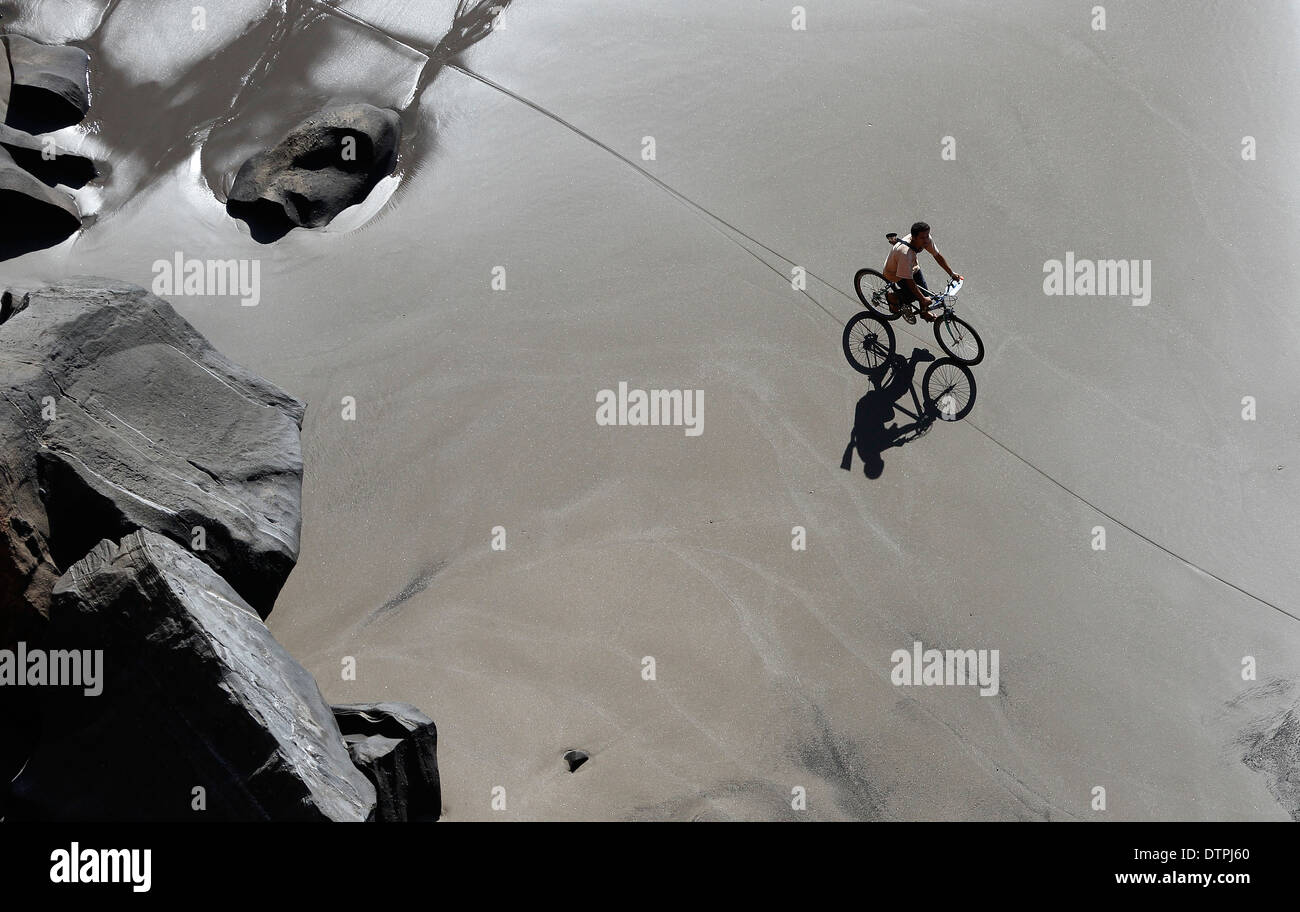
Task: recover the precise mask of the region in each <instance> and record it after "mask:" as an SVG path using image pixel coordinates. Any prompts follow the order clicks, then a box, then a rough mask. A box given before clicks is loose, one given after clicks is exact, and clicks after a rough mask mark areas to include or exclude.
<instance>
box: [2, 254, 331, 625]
mask: <svg viewBox="0 0 1300 912" xmlns="http://www.w3.org/2000/svg"><path fill="white" fill-rule="evenodd" d="M22 301H25V302H26V306H25V307H23V308H22V309H21V310H17V309H16V308H17V305H18V303H21V302H22ZM10 309H14V310H16V312H14V313H13V314H12V316H9V317H8V319H7V320H5V321H4V323H3V324H2V325H0V396H3V397H4V399H5V400H6V401H5V402H4V403H2V405H3V408H0V645H3V644H4V643H5V642H6V641H10V640H11V639H12V638H14V637H15V636H16V635H21V634H22V633H23V632H24V631H30V630H32V629H33V626H39V616H40V615H42V614H44V612H45V610H46V607H47V606H48V603H49V592H50V588H51V587H52V586H53V584H54V581H55V580H56V579H57V578H58V576H59V574H60V573H61V572H62V571H63V570H64V569H66V568H67V567H69V566H71V564H72V563H73V562H74V561H77V560H79V559H81V558H82V557H83V556H84V555H85V554H86V552H87V551H89V550H90V549H91V548H92V547H93V546H94V545H95V544H96V543H97V542H99V541H100V540H101V539H105V538H107V539H112V540H117V539H119V538H121V537H122V536H123V535H126V534H127V533H130V532H132V531H134V530H135V529H138V528H143V529H150V530H152V531H155V532H160V533H162V534H164V535H166V536H167V537H169V538H171V539H172V540H174V541H176V542H179V543H181V544H182V545H184V546H186V547H193V543H194V541H195V538H196V532H195V529H196V528H197V529H201V530H202V532H201V534H202V536H203V538H204V539H205V542H203V544H205V546H206V547H204V548H203V549H201V550H200V549H199V548H197V547H193V550H194V553H195V554H196V556H198V557H199V558H201V559H202V560H203V561H204V562H205V563H207V564H209V565H210V566H212V567H213V569H215V570H216V571H217V572H218V573H220V574H221V575H222V576H224V577H225V578H226V579H227V580H229V582H230V584H231V585H232V586H233V587H234V588H235V590H236V591H237V592H239V594H240V596H241V597H242V598H243V599H244V600H245V601H247V602H248V603H249V604H251V605H252V606H253V607H254V609H256V610H257V612H258V613H259V614H260V615H261V616H262V617H265V616H266V615H267V614H269V613H270V610H271V606H272V604H273V603H274V601H275V597H276V595H277V594H278V593H279V591H280V588H281V586H283V585H284V581H285V579H286V578H287V577H288V575H289V572H290V571H291V570H292V569H293V565H294V562H295V561H296V560H297V556H298V536H299V528H300V521H301V516H300V512H299V505H300V494H301V488H302V456H301V450H300V443H299V428H300V427H301V424H302V417H303V411H304V408H305V407H304V405H303V404H302V403H301V402H298V401H297V400H295V399H293V398H291V397H290V396H288V395H287V394H285V393H284V392H282V391H281V390H279V389H278V388H276V387H275V386H273V385H272V384H270V383H268V382H266V381H265V380H262V379H260V378H258V377H256V376H254V375H253V374H251V373H249V372H248V371H246V370H244V369H243V368H241V367H239V366H238V365H236V364H234V363H233V362H231V361H230V360H229V359H228V358H226V357H224V356H223V355H221V354H220V353H219V352H217V351H216V350H215V349H213V348H212V346H211V345H209V344H208V343H207V340H205V339H204V338H203V337H202V336H201V335H199V333H198V332H197V331H195V329H194V328H193V327H192V326H190V324H189V323H187V322H185V320H183V319H182V318H181V317H180V316H178V315H177V314H176V312H175V311H174V310H172V308H171V305H169V304H168V303H167V302H166V301H163V300H161V299H160V298H157V297H155V296H154V295H152V294H150V293H149V292H147V291H145V290H144V289H142V288H137V287H135V286H132V285H126V284H122V283H116V282H112V281H109V280H104V279H86V280H80V281H76V282H70V283H65V284H60V285H55V286H50V287H46V288H40V289H36V290H33V291H30V292H27V293H25V294H24V295H23V296H22V298H21V300H20V299H18V298H17V297H12V298H11V301H10Z"/></svg>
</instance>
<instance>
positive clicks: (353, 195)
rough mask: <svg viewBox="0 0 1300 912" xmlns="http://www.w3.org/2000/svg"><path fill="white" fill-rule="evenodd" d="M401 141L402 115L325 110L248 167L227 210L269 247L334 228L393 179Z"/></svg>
mask: <svg viewBox="0 0 1300 912" xmlns="http://www.w3.org/2000/svg"><path fill="white" fill-rule="evenodd" d="M400 140H401V119H400V117H399V115H398V114H397V112H396V111H391V110H388V109H387V108H376V107H374V106H373V105H368V104H353V105H345V106H342V107H337V108H330V109H328V110H325V111H322V112H321V113H319V114H317V115H315V116H313V117H310V118H308V119H307V120H305V121H304V122H303V123H301V124H299V125H298V126H297V127H295V128H294V129H293V130H292V131H290V133H289V135H288V136H287V137H285V139H284V140H283V141H282V142H281V143H280V144H279V145H277V146H276V147H275V148H273V149H270V150H268V151H266V152H260V153H258V154H257V155H254V156H253V157H252V158H250V159H249V160H248V161H246V162H244V164H243V166H242V167H240V169H239V172H238V174H236V175H235V182H234V185H233V186H232V187H231V189H230V194H229V196H228V199H227V202H226V209H227V211H228V212H229V213H230V214H231V215H232V216H234V217H236V218H239V219H243V220H244V221H246V222H247V223H248V224H249V227H250V228H251V229H252V231H253V236H254V237H255V238H257V239H258V240H263V241H269V240H276V239H278V238H279V237H282V236H283V235H284V234H286V233H287V232H288V231H290V230H292V229H293V228H294V227H300V228H320V227H322V226H324V225H328V224H329V223H330V222H331V221H332V220H333V219H334V217H335V216H336V215H338V214H339V213H340V212H342V211H343V210H344V209H346V208H347V207H349V206H353V205H356V204H357V203H360V202H362V201H363V200H365V198H366V196H367V195H368V194H369V193H370V191H371V190H373V189H374V187H375V185H376V184H378V183H379V181H380V180H382V179H383V178H384V177H385V176H387V175H388V174H390V173H392V170H393V168H394V167H395V165H396V163H397V147H398V143H399V142H400Z"/></svg>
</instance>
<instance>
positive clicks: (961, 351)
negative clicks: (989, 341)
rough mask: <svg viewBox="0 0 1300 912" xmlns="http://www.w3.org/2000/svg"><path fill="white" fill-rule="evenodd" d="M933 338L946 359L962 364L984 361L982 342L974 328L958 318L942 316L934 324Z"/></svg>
mask: <svg viewBox="0 0 1300 912" xmlns="http://www.w3.org/2000/svg"><path fill="white" fill-rule="evenodd" d="M934 338H935V341H936V342H938V343H939V347H940V348H942V349H943V350H944V352H945V353H947V355H948V357H950V358H953V359H955V360H957V361H960V362H961V363H962V364H979V363H980V362H981V361H983V360H984V341H983V340H982V339H981V338H980V336H979V333H977V332H975V328H974V327H973V326H971V325H970V324H969V323H967V322H966V321H965V320H963V319H961V318H960V317H956V316H953V315H952V314H950V313H947V314H944V315H943V316H942V317H940V318H939V319H938V320H936V321H935V323H934Z"/></svg>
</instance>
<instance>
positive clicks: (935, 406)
mask: <svg viewBox="0 0 1300 912" xmlns="http://www.w3.org/2000/svg"><path fill="white" fill-rule="evenodd" d="M921 389H922V391H923V392H924V393H925V405H926V408H927V409H928V410H929V411H930V412H931V413H932V414H933V415H935V416H936V417H937V418H938V419H939V420H940V421H961V420H962V419H963V418H965V417H966V416H967V415H969V414H970V410H971V409H973V408H974V407H975V377H974V375H973V374H971V372H970V368H968V367H967V366H966V365H964V364H962V363H961V362H960V361H956V360H954V359H952V358H940V359H939V360H938V361H936V362H934V363H933V364H931V365H930V366H929V368H927V369H926V372H925V378H924V379H922V380H921Z"/></svg>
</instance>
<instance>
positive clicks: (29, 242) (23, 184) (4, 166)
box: [0, 145, 81, 260]
mask: <svg viewBox="0 0 1300 912" xmlns="http://www.w3.org/2000/svg"><path fill="white" fill-rule="evenodd" d="M80 228H81V211H80V210H79V209H78V208H77V203H76V201H75V200H73V198H72V197H71V196H69V195H68V194H66V193H64V192H62V191H60V190H56V189H54V188H53V187H50V186H47V185H46V184H45V183H42V182H41V181H40V180H38V179H37V178H36V177H33V176H32V175H31V174H29V173H28V172H27V171H26V170H25V169H23V168H22V167H20V166H19V165H18V163H17V162H15V161H14V159H13V156H12V155H10V154H9V152H8V150H7V149H6V148H5V147H4V146H2V145H0V260H4V259H10V258H12V257H15V256H20V255H22V254H24V253H30V252H31V251H33V250H41V249H43V248H46V247H52V246H54V245H55V244H59V243H61V242H63V241H65V240H67V239H68V238H69V237H71V236H72V234H73V233H74V232H76V231H78V230H79V229H80Z"/></svg>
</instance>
